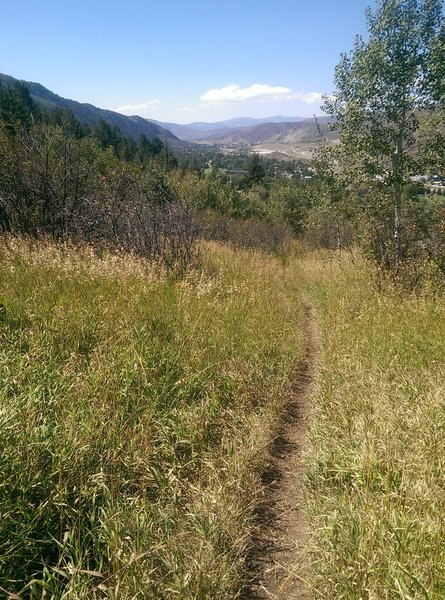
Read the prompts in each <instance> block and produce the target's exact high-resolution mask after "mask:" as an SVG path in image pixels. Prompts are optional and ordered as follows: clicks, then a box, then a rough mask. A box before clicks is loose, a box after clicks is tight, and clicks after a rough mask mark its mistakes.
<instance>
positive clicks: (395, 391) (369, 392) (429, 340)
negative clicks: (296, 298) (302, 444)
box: [297, 257, 445, 600]
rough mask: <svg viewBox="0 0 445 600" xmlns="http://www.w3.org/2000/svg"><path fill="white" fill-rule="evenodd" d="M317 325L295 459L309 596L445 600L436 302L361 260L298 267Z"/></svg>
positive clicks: (444, 335)
mask: <svg viewBox="0 0 445 600" xmlns="http://www.w3.org/2000/svg"><path fill="white" fill-rule="evenodd" d="M297 268H298V270H299V272H300V277H301V279H302V280H303V281H304V282H305V284H304V285H305V287H306V289H307V293H308V295H309V296H310V297H311V298H312V301H313V303H314V306H315V310H316V314H317V315H318V319H319V331H320V338H321V347H322V354H321V366H320V373H319V380H318V385H317V388H318V390H317V393H316V394H315V397H314V398H313V413H312V418H311V424H310V431H309V438H310V444H309V447H308V449H307V452H306V461H307V476H306V495H307V500H308V523H309V532H308V544H307V546H308V551H309V560H310V562H311V568H312V580H311V586H312V590H313V597H314V598H320V597H324V598H326V599H331V598H332V599H337V598H342V599H348V600H358V599H369V600H371V599H372V600H383V599H385V600H386V599H403V600H412V599H414V598H416V599H417V598H418V599H424V600H440V599H443V598H445V520H444V515H445V343H444V342H445V305H444V302H443V296H442V297H441V296H439V297H434V295H432V294H428V293H425V294H424V295H418V296H414V295H406V294H404V293H401V292H400V291H398V290H396V289H391V287H389V288H388V289H386V291H378V290H377V286H376V285H375V281H376V280H375V278H374V277H373V275H372V273H371V271H370V270H368V268H366V267H365V266H364V265H363V264H362V263H361V262H360V261H358V262H356V263H355V264H354V263H353V262H351V260H350V258H345V259H344V260H342V261H338V260H326V259H323V258H320V257H318V258H316V259H314V258H313V257H309V258H307V259H305V260H302V261H301V262H300V264H299V265H298V267H297Z"/></svg>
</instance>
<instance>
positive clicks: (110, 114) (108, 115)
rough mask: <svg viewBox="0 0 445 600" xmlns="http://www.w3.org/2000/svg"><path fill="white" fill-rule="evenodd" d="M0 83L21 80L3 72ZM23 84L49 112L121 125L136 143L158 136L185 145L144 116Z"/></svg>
mask: <svg viewBox="0 0 445 600" xmlns="http://www.w3.org/2000/svg"><path fill="white" fill-rule="evenodd" d="M0 81H2V82H4V83H6V84H9V85H11V84H13V83H14V82H16V81H19V80H18V79H15V78H14V77H11V76H10V75H3V74H2V73H0ZM21 83H23V84H24V85H25V86H26V87H27V88H28V90H29V93H30V94H31V97H32V99H33V100H34V102H35V103H36V104H38V105H40V106H42V107H44V108H46V109H49V110H51V109H52V108H56V107H59V108H67V109H69V110H71V111H72V112H73V114H74V115H75V117H76V118H77V119H78V120H79V121H80V122H81V123H85V124H86V125H93V124H94V123H98V122H99V121H100V120H101V119H103V120H104V121H106V122H107V123H108V124H109V125H117V126H118V127H119V129H120V130H121V132H122V134H123V135H124V136H127V137H132V138H133V139H135V140H136V141H138V140H139V136H140V135H141V134H142V133H143V134H144V135H145V136H146V137H147V139H153V138H155V137H157V138H159V139H160V140H162V141H163V142H167V143H168V144H171V145H173V146H174V145H181V141H180V140H179V139H178V138H177V137H176V136H175V135H174V134H173V133H171V132H170V131H168V130H167V129H164V128H163V127H161V126H159V125H157V124H155V123H152V122H150V121H147V120H146V119H143V118H142V117H138V116H132V117H127V116H125V115H121V114H120V113H117V112H114V111H112V110H105V109H102V108H97V107H96V106H93V105H92V104H85V103H81V102H76V101H75V100H69V99H67V98H62V97H61V96H58V95H57V94H54V93H53V92H51V91H50V90H48V89H47V88H45V87H44V86H43V85H41V84H40V83H34V82H32V81H21Z"/></svg>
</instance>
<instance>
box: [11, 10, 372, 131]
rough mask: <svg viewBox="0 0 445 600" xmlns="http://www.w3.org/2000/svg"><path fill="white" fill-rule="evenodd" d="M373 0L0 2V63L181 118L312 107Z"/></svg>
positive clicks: (69, 90) (90, 94) (86, 98)
mask: <svg viewBox="0 0 445 600" xmlns="http://www.w3.org/2000/svg"><path fill="white" fill-rule="evenodd" d="M368 5H371V6H374V5H375V0H267V1H265V0H256V1H254V0H219V1H214V0H207V1H205V0H163V1H162V0H146V1H143V0H126V1H123V0H120V1H119V2H117V1H114V0H108V1H105V0H89V1H86V0H77V1H76V2H73V1H72V0H67V1H65V2H61V1H60V0H57V1H55V0H13V1H11V0H0V10H1V13H0V14H1V18H0V72H3V73H7V74H9V75H12V76H14V77H17V78H19V79H25V80H31V81H38V82H39V83H42V84H43V85H44V86H46V87H48V88H49V89H51V90H52V91H54V92H56V93H57V94H59V95H61V96H65V97H68V98H72V99H74V100H78V101H80V102H90V103H92V104H95V105H96V106H100V107H102V108H109V109H112V110H119V111H120V112H123V113H124V114H140V115H141V116H145V117H149V118H153V119H158V120H161V121H174V122H178V123H188V122H191V121H197V120H203V121H214V120H220V119H227V118H231V117H237V116H252V117H264V116H271V115H277V114H283V115H288V116H290V115H292V116H296V115H298V116H312V115H313V114H314V113H316V114H320V109H319V106H320V101H319V95H320V94H321V93H327V94H329V93H331V92H332V90H333V74H334V68H335V65H336V64H337V62H338V59H339V57H340V53H341V52H347V51H349V50H350V49H351V48H352V46H353V43H354V37H355V35H356V34H364V33H365V32H366V20H365V8H366V7H367V6H368Z"/></svg>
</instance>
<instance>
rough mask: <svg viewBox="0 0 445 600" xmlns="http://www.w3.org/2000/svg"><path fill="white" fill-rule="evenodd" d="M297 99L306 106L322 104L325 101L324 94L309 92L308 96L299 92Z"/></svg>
mask: <svg viewBox="0 0 445 600" xmlns="http://www.w3.org/2000/svg"><path fill="white" fill-rule="evenodd" d="M296 98H297V99H298V100H303V102H306V104H316V103H318V104H320V103H321V101H322V100H323V94H320V92H308V93H307V94H305V93H303V92H299V93H298V94H296Z"/></svg>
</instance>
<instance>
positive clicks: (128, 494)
mask: <svg viewBox="0 0 445 600" xmlns="http://www.w3.org/2000/svg"><path fill="white" fill-rule="evenodd" d="M203 256H204V257H205V258H204V260H203V264H202V265H201V267H200V268H199V269H196V270H194V271H192V272H190V273H189V274H188V275H187V276H186V277H184V278H183V279H180V280H174V279H172V278H170V277H169V276H168V275H167V274H166V273H164V272H163V271H162V270H160V269H157V268H155V267H153V265H151V264H149V263H147V262H145V261H144V260H141V259H138V258H135V257H133V256H131V255H124V254H116V253H115V254H110V253H103V254H102V255H97V254H96V253H94V252H93V251H92V250H91V249H89V248H87V247H84V248H73V247H70V246H54V245H52V244H44V243H37V244H33V245H31V244H28V243H26V242H24V241H23V240H17V239H7V240H2V245H1V248H0V303H1V304H3V305H4V309H3V310H2V311H1V313H0V319H1V320H0V381H1V385H0V406H1V409H0V507H1V508H0V511H1V519H0V587H1V589H2V590H3V591H2V593H3V594H5V593H6V592H10V593H14V594H17V595H19V596H20V597H22V598H30V599H40V598H43V597H46V598H54V599H62V598H63V599H69V600H81V599H94V598H112V599H116V600H117V599H122V600H124V599H130V598H159V599H162V598H181V599H182V600H187V599H190V600H191V599H192V598H193V599H199V598H202V599H204V598H215V599H216V598H221V599H223V598H227V599H231V600H232V599H233V598H235V597H237V595H238V593H239V590H240V588H241V586H242V572H243V561H244V556H245V549H246V544H247V540H248V537H249V534H250V531H251V528H252V526H253V516H252V515H253V507H254V504H255V500H256V497H257V494H258V493H259V490H260V487H259V483H258V480H259V478H258V471H259V469H260V468H261V465H262V464H263V462H264V460H265V459H266V455H267V447H268V444H269V443H270V437H271V435H272V433H273V430H274V426H275V423H276V421H277V415H278V412H279V409H280V402H281V401H282V399H283V398H285V396H286V394H287V393H288V390H289V385H290V383H289V380H290V376H291V372H292V369H293V367H294V366H295V364H296V362H298V359H299V357H300V356H301V352H302V348H303V345H304V344H303V334H302V332H301V322H302V316H303V315H302V309H301V305H300V303H299V301H298V296H299V288H298V287H296V286H295V285H294V284H293V282H292V280H291V279H290V278H289V274H288V270H286V269H285V268H284V267H283V265H282V264H280V263H278V262H277V261H276V260H274V259H272V258H270V257H269V258H265V257H264V256H262V255H260V254H256V253H254V252H238V253H236V254H235V253H234V252H232V251H230V250H228V249H226V248H224V247H221V246H218V245H216V244H207V245H206V247H205V248H204V250H203Z"/></svg>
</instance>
